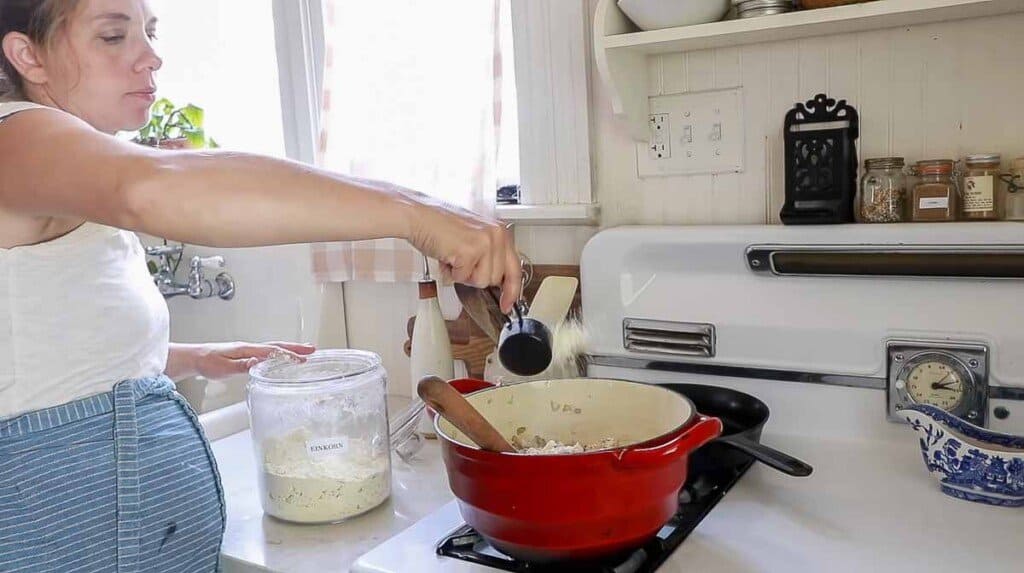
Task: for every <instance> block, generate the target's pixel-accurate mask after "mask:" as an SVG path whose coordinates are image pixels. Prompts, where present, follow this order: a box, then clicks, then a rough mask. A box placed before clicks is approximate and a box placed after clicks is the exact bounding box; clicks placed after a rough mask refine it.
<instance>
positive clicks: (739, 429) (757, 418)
mask: <svg viewBox="0 0 1024 573" xmlns="http://www.w3.org/2000/svg"><path fill="white" fill-rule="evenodd" d="M664 386H665V387H667V388H671V389H672V390H673V391H675V392H679V393H680V394H682V395H684V396H686V397H687V398H689V399H690V401H692V402H693V405H694V406H696V407H697V411H698V412H700V413H701V414H705V415H707V416H715V417H717V418H720V419H721V420H722V425H723V426H724V429H723V430H722V435H721V436H720V437H718V438H717V439H715V440H713V441H711V442H710V443H709V444H707V445H705V446H704V447H702V448H700V449H698V450H697V451H695V452H693V453H691V454H690V463H689V472H690V475H697V474H700V473H703V472H707V471H716V470H722V469H731V468H733V467H736V466H740V465H742V464H744V463H746V462H747V461H748V460H750V458H751V457H753V458H754V459H756V460H757V461H759V462H761V463H764V464H767V465H769V466H771V467H773V468H775V469H777V470H779V471H780V472H783V473H786V474H789V475H791V476H797V477H804V476H808V475H811V471H812V468H811V466H809V465H807V464H805V463H804V462H802V461H800V460H798V459H796V458H794V457H792V456H789V455H787V454H784V453H782V452H780V451H778V450H775V449H772V448H769V447H768V446H765V445H763V444H761V430H762V429H763V428H764V424H765V422H767V421H768V406H767V405H765V403H764V402H762V401H760V400H758V399H757V398H755V397H753V396H751V395H750V394H744V393H743V392H739V391H736V390H731V389H729V388H719V387H717V386H705V385H703V384H665V385H664Z"/></svg>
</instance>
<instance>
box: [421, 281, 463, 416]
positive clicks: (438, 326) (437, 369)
mask: <svg viewBox="0 0 1024 573" xmlns="http://www.w3.org/2000/svg"><path fill="white" fill-rule="evenodd" d="M419 294H420V302H419V308H418V309H417V311H416V323H415V325H414V326H413V329H412V349H411V352H410V359H411V363H412V364H411V372H410V373H411V378H412V395H413V396H415V395H416V385H417V384H418V383H419V381H420V379H421V378H423V377H424V376H437V377H438V378H441V379H443V380H451V379H452V378H454V377H455V371H454V368H455V367H454V361H453V359H452V346H451V341H450V340H449V339H448V329H447V327H446V326H445V322H444V317H443V316H441V305H440V304H439V303H438V301H437V283H436V282H435V281H434V280H433V279H431V278H430V274H429V273H427V275H426V276H425V277H424V279H423V280H422V281H420V293H419ZM419 431H420V433H422V434H423V435H425V436H436V433H435V432H434V425H433V421H432V420H430V419H428V418H427V415H426V414H425V413H424V414H423V417H422V418H421V419H420V422H419Z"/></svg>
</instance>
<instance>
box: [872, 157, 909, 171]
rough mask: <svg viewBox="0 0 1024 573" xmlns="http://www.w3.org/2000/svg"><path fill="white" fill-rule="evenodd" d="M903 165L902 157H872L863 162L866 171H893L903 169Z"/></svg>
mask: <svg viewBox="0 0 1024 573" xmlns="http://www.w3.org/2000/svg"><path fill="white" fill-rule="evenodd" d="M903 165H904V163H903V158H902V157H874V158H871V159H865V160H864V167H865V168H866V169H893V168H896V167H903Z"/></svg>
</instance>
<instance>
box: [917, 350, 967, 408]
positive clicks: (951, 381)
mask: <svg viewBox="0 0 1024 573" xmlns="http://www.w3.org/2000/svg"><path fill="white" fill-rule="evenodd" d="M967 382H968V381H967V380H965V375H964V373H963V371H962V369H960V368H958V367H957V366H956V365H955V364H953V363H951V362H948V361H946V360H939V359H931V360H925V361H922V362H920V363H918V364H917V365H916V366H914V367H913V368H912V369H911V370H910V372H909V373H908V374H907V379H906V385H907V393H908V394H910V397H911V398H912V399H913V400H914V401H915V402H917V403H919V404H931V405H932V406H937V407H939V408H942V409H943V410H946V411H950V410H953V409H955V408H956V407H957V406H959V405H960V403H961V402H963V399H964V395H965V394H966V392H967V386H966V385H967Z"/></svg>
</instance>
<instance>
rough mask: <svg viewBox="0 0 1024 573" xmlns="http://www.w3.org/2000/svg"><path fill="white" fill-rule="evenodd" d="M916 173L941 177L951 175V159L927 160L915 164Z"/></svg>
mask: <svg viewBox="0 0 1024 573" xmlns="http://www.w3.org/2000/svg"><path fill="white" fill-rule="evenodd" d="M917 172H918V173H921V174H925V175H943V174H950V173H953V160H952V159H927V160H925V161H918V162H917Z"/></svg>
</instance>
